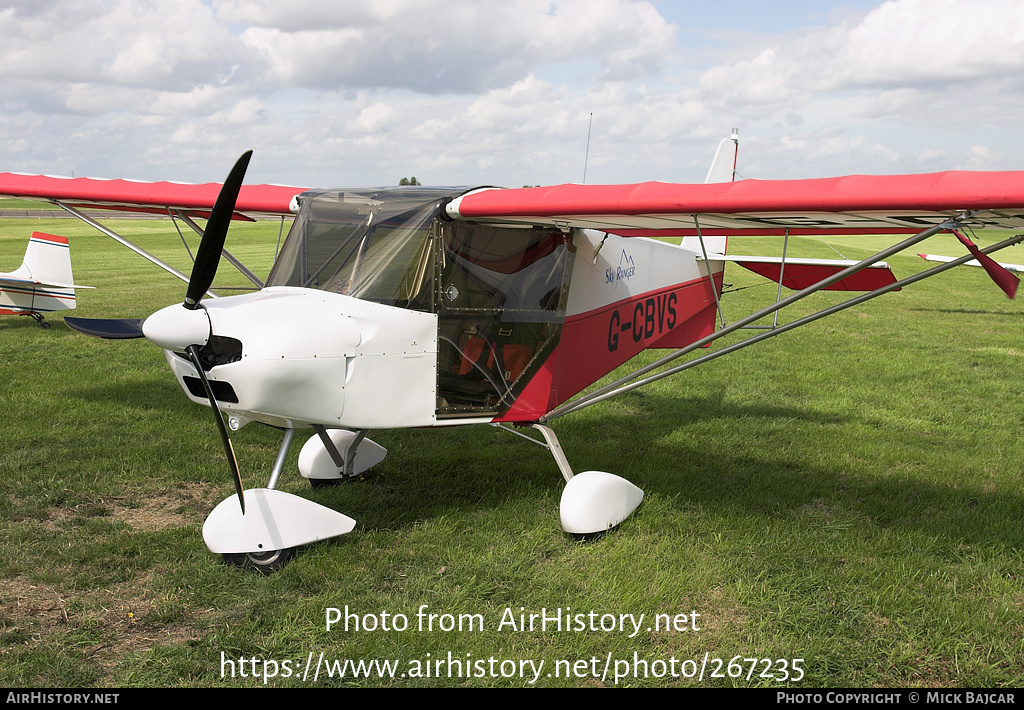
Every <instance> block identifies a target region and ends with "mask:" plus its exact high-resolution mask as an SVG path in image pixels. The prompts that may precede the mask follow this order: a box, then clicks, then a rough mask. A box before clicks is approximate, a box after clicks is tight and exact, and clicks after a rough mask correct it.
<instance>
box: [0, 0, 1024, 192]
mask: <svg viewBox="0 0 1024 710" xmlns="http://www.w3.org/2000/svg"><path fill="white" fill-rule="evenodd" d="M1022 69H1024V0H973V1H970V2H968V1H967V0H893V1H892V2H886V3H879V2H863V1H861V0H847V2H843V3H835V4H829V3H827V2H820V1H816V2H811V1H810V0H798V1H796V2H785V3H779V2H761V1H757V0H746V1H744V2H718V3H706V2H689V1H686V2H670V1H661V2H634V1H633V0H586V1H584V0H557V1H549V0H508V1H507V2H503V3H500V4H499V3H493V2H469V1H465V0H375V2H373V3H365V2H348V1H338V2H331V3H323V2H315V1H313V0H292V1H291V2H271V1H270V0H205V1H203V0H173V2H172V1H171V0H150V1H147V2H143V1H141V0H75V1H74V2H71V1H69V0H35V1H34V2H6V1H4V0H0V171H20V172H30V173H50V174H71V173H72V172H73V173H74V174H76V175H80V176H81V175H89V176H97V177H129V178H137V179H149V180H156V179H173V180H182V181H210V180H219V179H221V177H222V175H221V174H222V173H224V172H225V171H226V170H227V168H228V167H229V166H230V164H231V162H232V161H233V160H234V158H235V157H237V155H238V154H240V153H241V152H242V151H243V150H245V149H248V148H252V149H254V151H255V155H254V159H253V162H252V165H251V167H250V180H253V181H260V182H278V183H288V184H294V185H300V186H344V185H381V184H394V183H397V182H398V180H399V179H400V178H401V177H406V176H413V175H414V176H416V177H417V178H419V179H420V180H421V181H422V182H424V183H428V184H445V185H456V184H459V185H462V184H499V185H510V186H518V185H522V184H554V183H561V182H578V181H581V180H582V178H583V167H584V162H583V161H584V154H585V148H586V140H587V128H588V122H589V118H590V114H591V113H593V134H592V136H591V142H590V157H589V163H588V166H587V181H588V182H592V183H593V182H602V183H617V182H618V183H621V182H640V181H645V180H664V181H676V182H693V181H700V180H702V179H703V176H704V174H705V172H706V170H707V165H708V162H709V160H710V157H711V154H712V152H713V149H714V147H715V145H716V144H717V142H718V140H720V139H721V138H723V137H725V136H726V135H728V133H729V130H730V129H731V128H733V127H738V128H739V129H740V136H741V147H740V166H739V167H740V172H741V173H742V174H743V175H744V176H746V177H760V178H799V177H823V176H828V175H838V174H850V173H878V174H885V173H888V174H892V173H903V172H930V171H939V170H952V169H977V170H1006V169H1024V135H1022V129H1021V128H1020V127H1019V125H1020V120H1019V116H1020V115H1021V113H1020V110H1021V108H1024V106H1022V104H1024V101H1022V98H1024V71H1022Z"/></svg>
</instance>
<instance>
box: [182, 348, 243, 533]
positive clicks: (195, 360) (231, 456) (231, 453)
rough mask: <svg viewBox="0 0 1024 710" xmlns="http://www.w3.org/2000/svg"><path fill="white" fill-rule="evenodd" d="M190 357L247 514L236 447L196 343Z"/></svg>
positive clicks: (240, 502)
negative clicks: (201, 384) (232, 444)
mask: <svg viewBox="0 0 1024 710" xmlns="http://www.w3.org/2000/svg"><path fill="white" fill-rule="evenodd" d="M187 352H188V356H189V359H190V360H192V366H193V367H195V368H196V372H198V373H199V379H200V380H202V382H203V389H205V390H206V396H207V398H208V399H209V400H210V409H212V410H213V418H214V420H215V421H216V422H217V429H218V430H219V431H220V439H221V441H222V442H224V453H225V454H227V457H228V467H229V468H230V469H231V476H232V478H233V479H234V481H235V492H236V493H238V504H239V505H241V506H242V515H245V496H243V495H242V475H241V474H240V473H239V472H238V460H237V459H236V458H235V449H234V447H233V446H231V439H230V438H229V437H228V427H227V425H226V424H225V423H224V415H223V414H221V413H220V407H219V406H217V400H216V399H215V398H214V396H213V387H211V386H210V381H209V380H208V379H206V373H205V372H204V371H203V363H202V362H201V361H200V359H199V348H198V347H196V346H195V345H189V346H188V348H187Z"/></svg>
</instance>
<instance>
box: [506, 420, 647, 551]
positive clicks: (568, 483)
mask: <svg viewBox="0 0 1024 710" xmlns="http://www.w3.org/2000/svg"><path fill="white" fill-rule="evenodd" d="M530 426H531V427H532V428H534V429H536V430H537V431H539V432H540V433H541V434H542V435H543V436H544V441H545V442H546V443H545V444H541V446H544V448H546V449H547V450H548V451H550V452H551V455H552V456H553V457H554V459H555V463H557V464H558V468H559V470H560V471H561V472H562V476H563V477H564V478H565V488H564V489H563V490H562V500H561V503H560V504H559V516H560V517H561V519H562V529H563V530H565V531H566V532H567V533H569V534H571V535H576V536H579V537H593V536H595V535H600V534H601V533H604V532H607V531H608V530H611V529H612V528H614V527H615V526H616V525H618V524H619V523H621V522H622V521H623V520H625V519H626V518H628V517H629V516H630V514H631V513H632V512H633V511H634V510H636V508H637V506H638V505H640V502H641V501H642V500H643V499H644V492H643V491H642V490H640V489H639V488H637V487H636V486H634V485H633V484H632V483H630V482H629V481H627V480H626V479H624V478H621V477H619V476H616V475H614V474H611V473H605V472H604V471H584V472H582V473H578V474H576V475H573V472H572V468H571V467H570V466H569V461H568V459H566V457H565V453H564V452H563V451H562V445H561V444H559V443H558V437H557V436H555V432H554V430H553V429H552V428H551V427H549V426H547V425H544V424H531V425H530ZM502 428H507V427H502ZM509 431H512V430H509ZM512 433H513V434H519V432H516V431H512ZM519 435H520V436H525V435H524V434H519ZM525 438H527V439H530V441H533V442H534V443H536V444H540V442H539V441H537V440H536V439H533V438H531V437H528V436H526V437H525Z"/></svg>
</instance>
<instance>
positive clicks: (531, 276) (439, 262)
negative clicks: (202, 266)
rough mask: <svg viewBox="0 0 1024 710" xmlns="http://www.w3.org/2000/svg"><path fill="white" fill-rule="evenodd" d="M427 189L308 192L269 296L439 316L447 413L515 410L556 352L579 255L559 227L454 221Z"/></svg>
mask: <svg viewBox="0 0 1024 710" xmlns="http://www.w3.org/2000/svg"><path fill="white" fill-rule="evenodd" d="M464 192H466V190H465V189H455V190H453V189H432V188H422V187H397V188H382V189H377V190H365V189H364V190H322V191H312V192H306V193H303V195H302V197H301V206H300V209H299V214H298V215H297V216H296V218H295V222H294V224H293V225H292V229H291V231H290V232H289V233H288V239H287V241H286V242H285V245H284V247H283V248H282V250H281V255H280V256H279V257H278V260H277V263H276V264H275V265H274V269H273V270H272V271H271V273H270V276H269V277H268V279H267V286H299V287H303V288H314V289H322V290H325V291H332V292H334V293H339V294H343V295H347V296H352V297H354V298H359V299H362V300H365V301H373V302H376V303H381V304H384V305H389V306H397V307H399V308H408V309H412V310H419V311H426V312H430V313H436V314H437V317H438V364H437V373H438V407H437V414H438V416H440V417H444V416H464V415H466V414H494V413H497V412H500V411H502V410H504V409H507V408H508V407H509V406H510V405H511V403H512V402H513V401H514V400H515V398H516V396H517V395H518V393H519V392H520V391H521V390H522V387H523V386H525V383H526V382H527V381H528V380H529V379H530V377H532V375H533V374H535V373H536V372H537V371H538V369H539V368H540V366H541V364H542V363H543V362H544V359H545V358H546V357H547V356H548V355H549V354H550V353H551V352H552V351H553V349H554V347H555V345H556V344H557V342H558V337H559V333H560V330H561V326H562V324H563V323H564V321H565V304H566V300H567V294H568V285H569V279H570V275H571V273H572V268H571V266H572V258H573V252H574V251H575V249H574V248H573V246H572V239H571V237H570V236H569V235H566V234H563V233H562V232H560V231H559V230H558V229H553V228H551V227H536V228H534V227H530V226H500V225H490V224H474V223H468V222H462V221H451V220H448V219H447V218H445V217H444V216H442V213H441V210H442V205H443V204H444V203H445V202H446V198H450V197H456V196H458V195H460V194H463V193H464Z"/></svg>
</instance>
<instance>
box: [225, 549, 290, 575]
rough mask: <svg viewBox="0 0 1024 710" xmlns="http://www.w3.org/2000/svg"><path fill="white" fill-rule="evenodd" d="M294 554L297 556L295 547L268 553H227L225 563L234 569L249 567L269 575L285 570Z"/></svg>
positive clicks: (268, 551)
mask: <svg viewBox="0 0 1024 710" xmlns="http://www.w3.org/2000/svg"><path fill="white" fill-rule="evenodd" d="M293 554H295V548H294V547H285V548H282V549H280V550H267V551H266V552H239V553H230V554H228V553H225V554H224V563H225V564H228V565H232V566H234V567H248V568H250V569H255V570H257V571H259V572H260V573H261V574H264V575H267V574H270V573H272V572H276V571H278V570H279V569H283V568H284V566H285V565H286V564H288V560H290V559H291V558H292V555H293Z"/></svg>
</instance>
